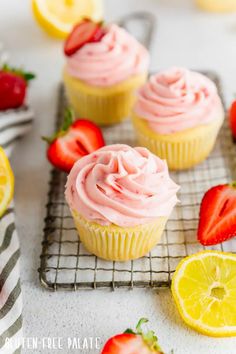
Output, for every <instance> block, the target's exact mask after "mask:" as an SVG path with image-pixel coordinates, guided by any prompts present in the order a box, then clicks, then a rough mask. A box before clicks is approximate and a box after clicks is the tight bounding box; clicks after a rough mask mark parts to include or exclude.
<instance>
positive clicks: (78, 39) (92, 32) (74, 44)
mask: <svg viewBox="0 0 236 354" xmlns="http://www.w3.org/2000/svg"><path fill="white" fill-rule="evenodd" d="M105 33H106V32H105V29H104V28H103V27H102V24H101V23H96V22H93V21H92V20H89V19H84V20H83V21H82V22H80V23H79V24H77V25H76V26H75V27H74V28H73V30H72V32H71V33H70V34H69V36H68V38H67V40H66V42H65V45H64V53H65V55H67V56H70V55H72V54H74V53H75V52H77V50H79V49H80V48H81V47H83V46H84V45H85V44H86V43H92V42H99V41H100V40H101V39H102V37H103V36H104V34H105Z"/></svg>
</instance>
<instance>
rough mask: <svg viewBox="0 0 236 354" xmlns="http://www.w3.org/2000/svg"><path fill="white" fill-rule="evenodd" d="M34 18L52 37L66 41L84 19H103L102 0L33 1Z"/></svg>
mask: <svg viewBox="0 0 236 354" xmlns="http://www.w3.org/2000/svg"><path fill="white" fill-rule="evenodd" d="M32 8H33V13H34V16H35V18H36V20H37V22H38V23H39V25H40V26H41V27H42V28H43V29H44V30H45V31H46V32H47V33H48V34H50V35H51V36H53V37H56V38H61V39H64V38H66V37H67V36H68V34H69V33H70V32H71V30H72V27H73V26H74V25H75V24H76V23H78V22H79V21H80V20H81V19H82V18H84V17H89V18H91V19H93V20H94V21H100V20H101V19H102V13H103V8H102V0H32Z"/></svg>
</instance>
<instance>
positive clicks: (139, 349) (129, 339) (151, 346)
mask: <svg viewBox="0 0 236 354" xmlns="http://www.w3.org/2000/svg"><path fill="white" fill-rule="evenodd" d="M146 322H148V320H147V319H146V318H142V319H141V320H140V321H139V323H138V324H137V326H136V332H134V331H133V330H132V329H127V330H126V331H125V332H124V333H123V334H118V335H116V336H114V337H112V338H110V339H109V340H108V341H107V343H106V344H105V346H104V348H103V349H102V352H101V354H149V353H157V354H164V353H163V352H162V350H161V349H160V347H159V345H158V341H157V337H156V336H155V333H154V332H153V331H148V332H147V333H143V331H142V329H141V326H142V324H143V323H146Z"/></svg>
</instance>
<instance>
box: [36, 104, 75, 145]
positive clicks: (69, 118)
mask: <svg viewBox="0 0 236 354" xmlns="http://www.w3.org/2000/svg"><path fill="white" fill-rule="evenodd" d="M73 122H74V112H73V110H72V109H71V108H66V109H65V112H64V121H63V123H62V125H61V127H60V129H59V130H58V131H57V132H56V133H54V134H53V135H52V136H50V137H46V136H42V140H44V141H46V142H47V143H48V144H51V143H53V141H54V140H56V139H57V138H60V137H62V136H64V135H65V134H66V133H67V131H68V130H69V128H70V126H71V125H72V124H73Z"/></svg>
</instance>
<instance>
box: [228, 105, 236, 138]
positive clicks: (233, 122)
mask: <svg viewBox="0 0 236 354" xmlns="http://www.w3.org/2000/svg"><path fill="white" fill-rule="evenodd" d="M229 125H230V128H231V131H232V135H233V138H234V140H235V141H236V101H234V102H233V103H232V105H231V107H230V109H229Z"/></svg>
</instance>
